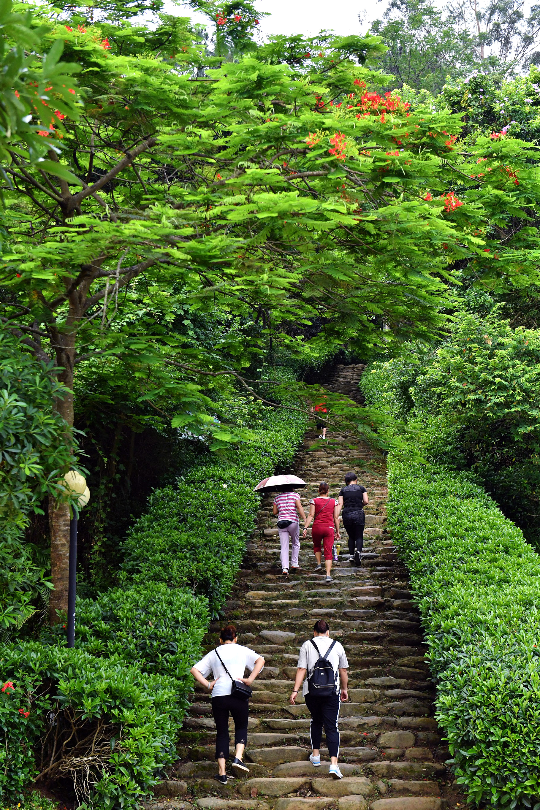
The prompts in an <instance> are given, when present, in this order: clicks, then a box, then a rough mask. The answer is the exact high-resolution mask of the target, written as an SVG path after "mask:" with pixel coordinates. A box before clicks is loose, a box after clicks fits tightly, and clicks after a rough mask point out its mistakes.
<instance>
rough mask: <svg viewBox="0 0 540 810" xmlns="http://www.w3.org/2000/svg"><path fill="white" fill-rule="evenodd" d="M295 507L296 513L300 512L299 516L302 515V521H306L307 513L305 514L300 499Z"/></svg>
mask: <svg viewBox="0 0 540 810" xmlns="http://www.w3.org/2000/svg"><path fill="white" fill-rule="evenodd" d="M295 505H296V511H297V512H298V514H299V515H300V517H301V518H302V520H305V519H306V513H305V512H304V507H303V506H302V502H301V501H300V498H298V500H297V501H296V502H295Z"/></svg>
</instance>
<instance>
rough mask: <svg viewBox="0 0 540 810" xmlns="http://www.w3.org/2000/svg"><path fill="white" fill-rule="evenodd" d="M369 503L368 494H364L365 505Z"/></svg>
mask: <svg viewBox="0 0 540 810" xmlns="http://www.w3.org/2000/svg"><path fill="white" fill-rule="evenodd" d="M368 503H369V498H368V494H367V492H364V504H368Z"/></svg>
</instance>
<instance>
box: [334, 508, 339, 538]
mask: <svg viewBox="0 0 540 810" xmlns="http://www.w3.org/2000/svg"><path fill="white" fill-rule="evenodd" d="M334 526H335V527H336V535H337V537H339V536H340V535H339V504H338V503H336V505H335V507H334Z"/></svg>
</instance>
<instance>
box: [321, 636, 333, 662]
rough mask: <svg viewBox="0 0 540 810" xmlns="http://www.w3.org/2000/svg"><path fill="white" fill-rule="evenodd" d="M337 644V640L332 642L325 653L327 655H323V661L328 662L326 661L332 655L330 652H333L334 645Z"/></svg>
mask: <svg viewBox="0 0 540 810" xmlns="http://www.w3.org/2000/svg"><path fill="white" fill-rule="evenodd" d="M335 643H336V640H335V639H334V640H333V641H332V643H331V644H330V646H329V647H328V649H327V651H326V652H325V654H324V655H323V660H326V659H327V658H328V656H329V655H330V652H331V650H332V647H333V646H334V644H335Z"/></svg>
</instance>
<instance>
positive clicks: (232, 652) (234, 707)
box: [191, 624, 264, 785]
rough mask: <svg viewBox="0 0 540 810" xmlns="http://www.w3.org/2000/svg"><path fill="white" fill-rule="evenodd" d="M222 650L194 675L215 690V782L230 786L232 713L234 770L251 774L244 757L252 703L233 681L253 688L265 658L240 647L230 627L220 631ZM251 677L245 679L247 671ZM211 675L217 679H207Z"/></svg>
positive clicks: (204, 660)
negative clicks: (228, 780) (234, 687)
mask: <svg viewBox="0 0 540 810" xmlns="http://www.w3.org/2000/svg"><path fill="white" fill-rule="evenodd" d="M219 640H220V645H221V646H220V647H219V648H216V649H215V650H212V651H211V652H209V653H207V655H205V656H204V658H202V659H201V660H200V661H198V663H196V664H195V666H194V667H192V668H191V674H192V675H193V677H194V678H195V680H196V681H198V682H199V683H200V684H202V686H204V688H205V689H209V690H212V714H213V715H214V720H215V722H216V759H217V762H218V768H219V773H218V775H217V777H216V779H217V780H218V781H219V782H221V784H222V785H226V784H227V773H226V768H225V762H226V760H227V758H228V757H229V714H231V715H232V718H233V720H234V742H235V746H236V750H235V755H234V759H233V761H232V767H233V768H235V769H236V770H239V771H249V768H247V767H246V765H244V762H243V760H242V757H243V755H244V748H245V747H246V743H247V728H248V718H249V700H246V699H245V698H244V697H238V696H237V695H236V694H235V693H234V690H233V682H234V681H242V682H243V683H245V684H247V686H251V684H252V683H253V681H254V680H255V678H256V677H257V675H258V674H259V672H260V671H261V669H262V668H263V667H264V658H263V657H262V656H261V655H257V653H256V652H254V651H253V650H250V649H249V647H243V646H242V645H241V644H237V638H236V628H235V627H234V625H233V624H229V625H227V626H226V627H224V628H223V629H222V631H221V634H220V637H219ZM246 668H247V669H249V671H250V673H251V675H250V676H249V677H248V678H244V675H245V670H246ZM210 673H212V678H213V679H214V680H212V681H208V680H207V678H208V676H209V675H210ZM231 693H232V694H231Z"/></svg>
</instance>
